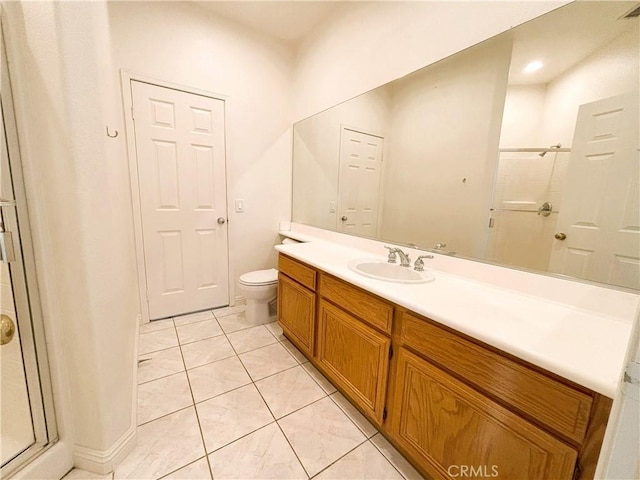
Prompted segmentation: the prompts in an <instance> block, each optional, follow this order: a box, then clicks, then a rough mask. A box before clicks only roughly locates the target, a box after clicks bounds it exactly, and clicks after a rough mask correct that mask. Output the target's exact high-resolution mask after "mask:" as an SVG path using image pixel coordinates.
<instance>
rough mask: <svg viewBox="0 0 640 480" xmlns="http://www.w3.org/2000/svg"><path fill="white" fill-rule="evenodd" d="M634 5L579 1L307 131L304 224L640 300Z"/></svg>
mask: <svg viewBox="0 0 640 480" xmlns="http://www.w3.org/2000/svg"><path fill="white" fill-rule="evenodd" d="M635 6H637V4H636V3H633V2H611V1H603V2H577V3H572V4H569V5H567V6H564V7H562V8H559V9H557V10H554V11H553V12H551V13H549V14H547V15H544V16H542V17H539V18H537V19H535V20H532V21H530V22H528V23H526V24H524V25H522V26H519V27H517V28H515V29H512V30H511V31H509V32H506V33H504V34H501V35H499V36H496V37H494V38H492V39H490V40H487V41H485V42H483V43H481V44H478V45H476V46H474V47H472V48H469V49H467V50H465V51H463V52H460V53H458V54H456V55H453V56H451V57H449V58H446V59H444V60H442V61H440V62H438V63H435V64H433V65H430V66H427V67H425V68H423V69H421V70H418V71H416V72H414V73H412V74H410V75H408V76H406V77H403V78H401V79H398V80H396V81H393V82H391V83H388V84H386V85H383V86H381V87H379V88H376V89H374V90H372V91H369V92H367V93H364V94H363V95H360V96H358V97H356V98H353V99H351V100H349V101H346V102H344V103H342V104H340V105H336V106H335V107H333V108H330V109H328V110H326V111H324V112H321V113H319V114H317V115H314V116H312V117H309V118H307V119H305V120H302V121H300V122H298V123H296V124H295V125H294V155H293V156H294V159H293V218H292V220H293V221H295V222H299V223H304V224H308V225H312V226H316V227H320V228H324V229H329V230H335V231H339V232H344V233H350V234H354V235H360V236H364V237H370V238H376V239H379V240H383V241H388V242H394V243H399V244H405V245H412V246H417V247H418V248H422V249H427V250H428V249H436V248H437V249H438V250H439V251H441V252H443V253H448V254H452V255H458V256H461V257H464V258H469V259H475V260H481V261H488V262H492V263H497V264H500V265H506V266H512V267H517V268H525V269H529V270H534V271H538V272H549V273H554V274H561V275H567V276H571V277H574V278H579V279H585V280H590V281H594V282H599V283H606V284H609V285H614V286H618V287H625V288H632V289H639V288H640V260H639V257H640V198H639V194H638V191H639V176H640V171H639V163H640V150H639V145H640V140H639V127H638V123H639V121H638V103H639V96H638V86H639V82H640V78H639V66H640V65H639V63H640V62H639V56H640V55H639V54H640V52H639V50H640V49H639V43H640V31H639V20H638V17H632V18H626V15H627V14H628V13H629V12H630V11H632V10H633V9H634V7H635Z"/></svg>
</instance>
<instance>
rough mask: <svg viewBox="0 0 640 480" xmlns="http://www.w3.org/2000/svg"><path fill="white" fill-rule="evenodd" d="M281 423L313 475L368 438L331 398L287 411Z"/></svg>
mask: <svg viewBox="0 0 640 480" xmlns="http://www.w3.org/2000/svg"><path fill="white" fill-rule="evenodd" d="M278 423H279V424H280V426H281V427H282V430H283V432H284V434H285V435H286V436H287V438H288V439H289V442H290V443H291V446H292V447H293V449H294V450H295V452H296V454H297V456H298V458H299V459H300V461H301V462H302V465H303V466H304V468H305V470H306V471H307V473H308V474H309V475H310V476H313V475H315V474H317V473H318V472H320V471H321V470H323V469H324V468H326V467H327V466H329V465H330V464H331V463H333V462H334V461H336V460H337V459H338V458H340V457H341V456H343V455H344V454H346V453H347V452H349V451H350V450H352V449H353V448H355V447H357V446H358V445H359V444H361V443H362V442H364V441H365V440H366V438H365V436H364V435H363V434H362V432H361V431H360V430H359V429H358V427H356V426H355V425H354V424H353V423H352V422H351V420H349V419H348V418H347V416H346V415H345V414H344V413H343V412H342V410H340V408H338V406H337V405H336V404H335V403H334V402H333V401H332V400H331V399H329V398H324V399H322V400H319V401H317V402H315V403H312V404H311V405H309V406H307V407H304V408H303V409H301V410H298V411H297V412H294V413H292V414H291V415H287V416H286V417H284V418H281V419H280V420H278Z"/></svg>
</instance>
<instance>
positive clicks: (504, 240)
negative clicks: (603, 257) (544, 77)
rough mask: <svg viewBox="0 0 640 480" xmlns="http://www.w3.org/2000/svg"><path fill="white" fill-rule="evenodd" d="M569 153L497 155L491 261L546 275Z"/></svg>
mask: <svg viewBox="0 0 640 480" xmlns="http://www.w3.org/2000/svg"><path fill="white" fill-rule="evenodd" d="M570 152H571V149H569V148H562V146H561V145H560V144H556V145H552V146H550V147H544V148H542V147H531V148H502V149H500V150H499V157H498V168H497V173H496V181H495V184H494V192H493V202H492V207H491V217H490V221H489V227H490V228H489V236H488V248H487V259H488V260H489V261H492V262H497V263H501V264H507V265H517V266H520V267H524V268H530V269H534V270H547V268H548V265H549V258H550V256H551V248H552V244H553V239H554V234H555V233H556V232H555V228H556V223H557V220H558V212H559V211H560V208H561V199H562V186H563V184H564V178H565V173H566V169H567V166H568V164H569V155H570Z"/></svg>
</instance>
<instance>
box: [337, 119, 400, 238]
mask: <svg viewBox="0 0 640 480" xmlns="http://www.w3.org/2000/svg"><path fill="white" fill-rule="evenodd" d="M345 130H351V131H352V132H358V133H362V134H364V135H370V136H372V137H378V138H381V139H382V141H383V144H382V157H381V158H380V183H379V184H378V213H377V215H376V238H379V237H380V232H381V231H382V210H383V206H384V200H383V199H384V185H385V183H386V182H385V180H386V162H385V161H384V160H385V158H387V148H388V147H387V141H386V140H387V139H386V137H385V136H384V135H383V134H382V133H380V132H377V131H375V130H370V129H368V128H360V127H355V126H353V125H349V124H347V123H341V124H340V137H339V140H338V145H339V147H338V189H337V191H336V193H337V194H338V198H337V199H336V212H337V214H336V231H338V232H340V233H342V232H341V230H340V173H341V172H342V136H343V135H344V131H345Z"/></svg>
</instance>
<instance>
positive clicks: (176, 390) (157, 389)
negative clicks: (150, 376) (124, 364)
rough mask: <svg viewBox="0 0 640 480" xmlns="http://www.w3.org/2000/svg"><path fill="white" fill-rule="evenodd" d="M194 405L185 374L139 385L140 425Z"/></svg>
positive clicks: (181, 373) (177, 374)
mask: <svg viewBox="0 0 640 480" xmlns="http://www.w3.org/2000/svg"><path fill="white" fill-rule="evenodd" d="M189 405H193V399H192V398H191V390H190V389H189V382H188V381H187V374H186V373H185V372H180V373H176V374H175V375H170V376H168V377H164V378H160V379H158V380H153V381H152V382H147V383H143V384H142V385H138V425H142V424H143V423H147V422H150V421H151V420H155V419H156V418H159V417H162V416H164V415H167V414H168V413H173V412H176V411H178V410H181V409H183V408H185V407H188V406H189Z"/></svg>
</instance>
